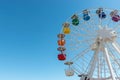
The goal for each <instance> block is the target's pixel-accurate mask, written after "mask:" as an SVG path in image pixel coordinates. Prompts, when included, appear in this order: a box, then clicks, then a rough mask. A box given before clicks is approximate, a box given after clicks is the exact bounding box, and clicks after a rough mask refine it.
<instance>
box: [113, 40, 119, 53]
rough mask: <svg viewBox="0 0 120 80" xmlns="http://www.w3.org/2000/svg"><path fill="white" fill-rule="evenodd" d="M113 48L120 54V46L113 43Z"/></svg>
mask: <svg viewBox="0 0 120 80" xmlns="http://www.w3.org/2000/svg"><path fill="white" fill-rule="evenodd" d="M112 46H113V47H114V48H115V49H116V51H117V52H118V53H119V54H120V46H119V45H118V44H117V43H116V42H113V43H112Z"/></svg>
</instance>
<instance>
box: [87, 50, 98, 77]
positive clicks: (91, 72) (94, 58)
mask: <svg viewBox="0 0 120 80" xmlns="http://www.w3.org/2000/svg"><path fill="white" fill-rule="evenodd" d="M98 53H99V48H97V49H96V51H95V52H94V55H93V57H92V60H91V62H90V64H91V66H90V68H89V70H88V74H89V75H88V78H92V76H93V72H94V70H95V66H96V64H97V59H98Z"/></svg>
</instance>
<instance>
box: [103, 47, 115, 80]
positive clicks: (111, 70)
mask: <svg viewBox="0 0 120 80" xmlns="http://www.w3.org/2000/svg"><path fill="white" fill-rule="evenodd" d="M104 53H105V54H104V55H105V59H106V61H107V65H108V67H109V70H110V74H111V77H112V80H116V79H115V73H114V71H113V67H112V65H111V62H110V57H109V53H108V49H107V48H106V47H105V48H104Z"/></svg>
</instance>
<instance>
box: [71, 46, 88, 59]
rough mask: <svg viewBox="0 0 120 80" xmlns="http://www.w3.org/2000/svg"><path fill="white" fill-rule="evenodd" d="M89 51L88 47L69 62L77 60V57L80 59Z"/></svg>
mask: <svg viewBox="0 0 120 80" xmlns="http://www.w3.org/2000/svg"><path fill="white" fill-rule="evenodd" d="M89 51H90V47H89V48H87V49H85V50H84V51H82V52H81V53H79V54H77V55H76V56H74V57H73V58H72V59H71V60H70V61H76V60H78V59H79V57H81V56H83V55H85V54H87V52H89Z"/></svg>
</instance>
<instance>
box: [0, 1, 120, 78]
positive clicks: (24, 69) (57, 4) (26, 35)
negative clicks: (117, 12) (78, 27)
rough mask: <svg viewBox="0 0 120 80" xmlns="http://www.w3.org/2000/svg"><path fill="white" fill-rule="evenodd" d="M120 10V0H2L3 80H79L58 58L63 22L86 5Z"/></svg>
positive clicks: (0, 44)
mask: <svg viewBox="0 0 120 80" xmlns="http://www.w3.org/2000/svg"><path fill="white" fill-rule="evenodd" d="M98 7H103V8H104V7H105V8H115V9H120V0H0V80H79V79H78V78H76V77H71V78H68V77H66V76H65V74H64V68H65V66H64V65H63V63H62V62H60V61H58V60H57V54H58V52H57V50H56V48H57V43H56V41H57V37H56V35H57V34H58V33H59V32H60V29H61V24H62V23H63V22H65V20H66V19H67V18H68V17H69V16H71V15H72V14H73V13H74V12H77V11H82V10H83V9H86V8H98Z"/></svg>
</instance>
